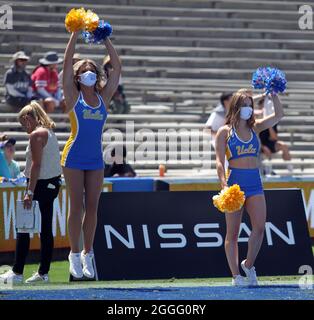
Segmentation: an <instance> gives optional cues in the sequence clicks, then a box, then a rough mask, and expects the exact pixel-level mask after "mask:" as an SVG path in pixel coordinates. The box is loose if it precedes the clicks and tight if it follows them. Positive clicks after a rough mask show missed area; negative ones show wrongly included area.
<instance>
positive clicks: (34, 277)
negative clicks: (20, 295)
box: [25, 272, 49, 283]
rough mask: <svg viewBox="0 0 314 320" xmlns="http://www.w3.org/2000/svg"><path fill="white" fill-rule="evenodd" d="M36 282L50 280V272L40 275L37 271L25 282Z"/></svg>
mask: <svg viewBox="0 0 314 320" xmlns="http://www.w3.org/2000/svg"><path fill="white" fill-rule="evenodd" d="M35 282H49V277H48V274H43V275H40V274H39V273H38V272H35V273H34V274H33V275H32V276H31V277H30V278H28V279H27V280H26V281H25V283H35Z"/></svg>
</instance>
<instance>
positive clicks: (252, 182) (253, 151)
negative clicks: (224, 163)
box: [226, 127, 264, 198]
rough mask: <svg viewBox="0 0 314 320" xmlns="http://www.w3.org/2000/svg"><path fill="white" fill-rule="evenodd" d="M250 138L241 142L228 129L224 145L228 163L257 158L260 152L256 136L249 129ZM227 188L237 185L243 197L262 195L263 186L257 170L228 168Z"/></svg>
mask: <svg viewBox="0 0 314 320" xmlns="http://www.w3.org/2000/svg"><path fill="white" fill-rule="evenodd" d="M250 131H251V132H250V133H251V138H250V139H249V140H247V141H243V140H242V139H240V138H239V136H238V135H237V132H236V130H235V128H234V127H232V128H231V129H230V132H229V136H228V138H227V145H226V158H227V160H228V162H229V163H230V161H231V160H235V159H239V158H246V157H254V158H256V159H257V158H258V154H259V151H260V142H259V138H258V137H257V134H256V133H255V131H254V130H253V129H250ZM227 179H228V180H227V183H228V186H232V185H233V184H235V183H237V184H238V185H239V186H240V188H241V190H242V191H244V194H245V197H246V198H248V197H250V196H253V195H257V194H263V193H264V192H263V186H262V181H261V177H260V173H259V168H233V167H229V168H228V173H227Z"/></svg>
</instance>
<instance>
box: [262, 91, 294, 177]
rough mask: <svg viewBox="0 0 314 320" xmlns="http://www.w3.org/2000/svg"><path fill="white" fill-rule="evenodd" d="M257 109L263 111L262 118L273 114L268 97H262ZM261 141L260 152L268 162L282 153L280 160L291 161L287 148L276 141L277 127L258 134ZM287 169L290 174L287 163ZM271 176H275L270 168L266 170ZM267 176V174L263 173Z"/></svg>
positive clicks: (281, 142) (291, 170) (290, 169)
mask: <svg viewBox="0 0 314 320" xmlns="http://www.w3.org/2000/svg"><path fill="white" fill-rule="evenodd" d="M258 109H259V110H262V111H263V116H264V117H266V116H268V115H270V114H271V113H272V112H273V103H272V101H271V99H269V98H268V96H265V97H263V98H262V99H260V100H259V102H258ZM259 138H260V140H261V151H262V152H263V154H264V155H265V156H266V157H267V158H268V159H269V160H270V159H271V158H272V154H273V153H277V152H279V151H282V159H283V160H285V161H290V160H291V155H290V152H289V147H288V146H287V145H286V144H285V143H284V142H283V141H281V140H278V129H277V125H274V126H273V127H272V128H269V129H267V130H264V131H262V132H261V133H260V134H259ZM287 169H288V171H289V173H290V174H291V173H292V172H293V166H292V164H291V163H287ZM268 171H270V173H271V174H275V173H274V171H272V169H271V167H269V168H268ZM264 173H265V174H267V173H268V172H264Z"/></svg>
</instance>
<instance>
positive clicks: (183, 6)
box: [0, 0, 314, 176]
mask: <svg viewBox="0 0 314 320" xmlns="http://www.w3.org/2000/svg"><path fill="white" fill-rule="evenodd" d="M8 3H9V4H11V5H12V7H13V17H14V28H13V30H0V41H1V46H0V81H1V82H2V80H3V74H4V72H5V70H6V69H7V68H8V66H9V60H10V58H11V56H12V54H13V53H14V52H16V51H18V50H24V51H25V52H26V53H27V54H29V55H30V56H31V60H30V63H29V65H28V69H29V70H30V71H31V70H32V69H33V68H34V66H35V65H36V64H37V62H38V59H39V58H40V57H42V56H43V54H44V53H45V52H46V51H49V50H55V51H57V52H58V53H59V54H60V55H62V54H63V53H64V49H65V46H66V43H67V40H68V38H69V34H68V33H67V32H66V30H65V27H64V18H65V14H66V13H67V12H68V11H69V10H70V9H71V8H72V7H75V6H81V5H82V6H84V7H86V8H90V9H94V11H95V12H97V13H98V15H99V16H100V17H101V18H104V19H105V20H107V21H109V22H110V23H111V24H112V25H113V28H114V34H113V42H114V44H115V46H116V48H117V49H118V52H119V54H120V56H121V59H122V63H123V73H122V76H123V83H124V86H125V93H126V95H127V98H128V101H129V102H130V104H131V106H132V107H131V113H130V114H128V115H110V116H109V119H108V123H107V125H106V129H109V128H117V129H121V130H122V131H124V129H125V121H128V120H134V121H135V128H136V130H138V129H151V130H153V131H157V130H158V129H176V130H177V129H180V128H187V129H202V128H203V127H204V123H205V122H206V119H207V117H208V116H209V114H210V112H211V110H212V109H213V108H214V106H215V104H216V103H217V101H218V98H219V96H220V93H221V92H222V91H234V90H237V89H239V88H242V87H250V79H251V75H252V72H253V71H254V70H255V69H256V68H257V67H259V66H263V65H273V66H276V67H278V68H280V69H282V70H284V71H285V73H286V76H287V79H288V90H287V93H286V94H284V95H283V96H282V101H283V104H284V108H285V114H286V116H285V118H284V119H283V120H282V121H281V122H280V124H279V138H280V140H283V141H285V142H286V143H287V144H288V145H289V147H290V150H291V154H292V157H293V160H292V164H293V165H294V174H295V175H302V176H305V175H311V174H314V144H313V140H314V126H313V124H314V100H313V98H314V91H313V88H314V73H313V67H314V61H313V59H312V56H313V50H314V42H313V35H314V33H313V30H305V31H302V30H300V29H299V27H298V20H299V18H300V14H299V12H298V8H299V6H300V5H302V4H303V2H302V1H292V0H291V1H290V0H284V1H272V0H270V1H263V0H262V1H256V0H215V1H207V0H106V1H103V0H90V1H89V2H87V1H83V0H68V1H66V2H65V1H61V0H55V1H45V0H42V1H40V0H37V1H7V0H5V1H2V0H0V5H2V4H8ZM87 3H88V5H87ZM77 52H79V53H80V54H81V55H82V56H83V57H90V58H93V59H95V60H96V61H97V62H98V63H101V62H102V59H103V56H104V53H105V51H104V48H103V46H100V45H99V46H98V45H93V46H90V45H87V44H85V43H83V41H82V40H80V41H79V43H78V45H77ZM3 97H4V88H3V87H1V88H0V101H2V102H1V104H0V128H1V129H0V131H1V132H2V133H8V134H10V136H12V137H16V138H18V142H17V160H18V161H19V162H20V163H21V166H22V168H23V167H24V157H25V152H24V151H25V147H26V143H27V135H26V134H25V133H24V132H22V131H21V128H20V126H19V124H18V122H17V119H16V114H14V113H12V110H10V109H9V108H8V107H7V106H6V105H5V103H4V102H3ZM52 118H53V119H55V121H56V123H57V130H56V132H57V135H58V138H59V142H60V150H61V149H62V148H63V146H64V143H65V141H66V139H67V137H68V135H69V122H68V119H67V116H66V115H62V114H53V115H52ZM169 148H170V147H169V146H168V149H169ZM170 149H171V148H170ZM169 155H171V151H170V154H169ZM129 156H130V157H132V154H129ZM211 159H212V160H214V154H213V153H212V155H211ZM267 162H268V161H265V163H266V164H267ZM130 163H131V164H132V165H134V167H135V169H136V170H137V172H138V173H139V174H140V175H157V174H158V170H157V169H158V165H159V161H158V160H157V159H156V160H147V161H144V162H135V163H133V162H132V161H130ZM271 163H272V166H273V169H274V170H275V171H276V172H277V173H278V174H281V175H286V174H288V170H287V168H286V164H285V163H284V161H283V160H282V159H281V157H280V156H279V155H276V156H274V159H273V160H272V161H271ZM166 166H167V167H168V169H169V171H168V174H169V175H172V176H175V175H185V176H195V175H207V176H208V175H212V176H214V175H215V164H214V161H212V163H211V169H206V171H203V170H200V167H201V165H200V163H197V162H195V161H192V160H190V161H185V162H180V161H178V162H176V161H172V160H169V162H168V163H166Z"/></svg>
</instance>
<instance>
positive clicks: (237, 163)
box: [213, 89, 283, 286]
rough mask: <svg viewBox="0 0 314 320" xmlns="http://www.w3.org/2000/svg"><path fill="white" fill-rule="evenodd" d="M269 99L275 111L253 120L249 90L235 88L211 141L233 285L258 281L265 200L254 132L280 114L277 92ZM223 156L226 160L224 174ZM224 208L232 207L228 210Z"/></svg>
mask: <svg viewBox="0 0 314 320" xmlns="http://www.w3.org/2000/svg"><path fill="white" fill-rule="evenodd" d="M272 99H273V103H274V108H275V112H274V113H273V114H272V115H270V116H268V117H266V118H263V119H259V120H255V119H254V106H253V98H252V96H251V94H250V93H249V90H243V89H242V90H239V91H238V92H236V93H235V94H234V95H233V97H232V100H231V104H230V108H229V110H228V113H227V118H226V125H225V126H223V127H221V128H220V129H219V130H218V133H217V136H216V141H215V143H216V164H217V173H218V177H219V180H220V183H221V187H222V189H223V192H222V194H220V195H218V196H216V197H214V199H213V202H214V205H215V206H216V207H217V208H218V209H219V210H221V211H224V212H226V214H225V217H226V224H227V233H226V238H225V251H226V256H227V260H228V264H229V267H230V270H231V273H232V276H233V279H232V283H233V285H236V286H243V285H258V281H257V277H256V272H255V268H254V263H255V259H256V257H257V254H258V252H259V250H260V247H261V245H262V241H263V236H264V229H265V222H266V203H265V197H264V192H263V186H262V182H261V178H260V174H259V168H258V158H257V157H258V153H259V149H260V144H259V139H258V134H259V133H260V132H261V131H263V130H265V129H268V128H270V127H272V126H274V125H275V124H276V123H277V122H278V121H279V120H280V119H281V118H282V117H283V109H282V105H281V103H280V100H279V98H278V96H277V95H276V94H272ZM225 157H227V160H228V163H229V169H228V174H226V170H225ZM228 187H229V188H228ZM227 188H228V189H227ZM241 192H244V194H243V193H241ZM243 203H244V205H243V206H242V204H243ZM244 207H245V208H246V210H247V212H248V214H249V216H250V220H251V225H252V232H251V235H250V238H249V243H248V252H247V257H246V259H245V260H243V261H242V262H241V267H242V269H243V271H244V273H245V275H246V277H242V276H241V275H240V270H239V257H238V236H239V229H240V224H241V220H242V213H243V208H244ZM226 208H227V209H231V211H232V209H236V210H234V212H230V211H228V210H227V209H226Z"/></svg>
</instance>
